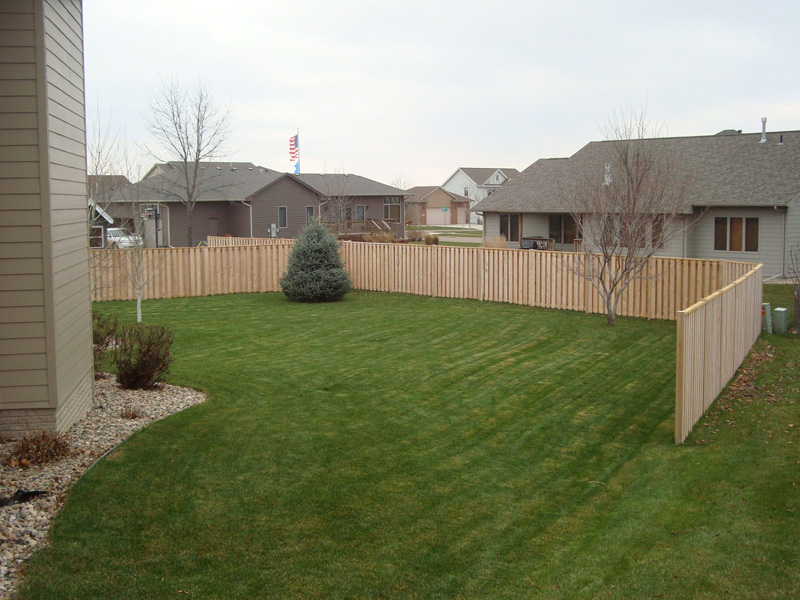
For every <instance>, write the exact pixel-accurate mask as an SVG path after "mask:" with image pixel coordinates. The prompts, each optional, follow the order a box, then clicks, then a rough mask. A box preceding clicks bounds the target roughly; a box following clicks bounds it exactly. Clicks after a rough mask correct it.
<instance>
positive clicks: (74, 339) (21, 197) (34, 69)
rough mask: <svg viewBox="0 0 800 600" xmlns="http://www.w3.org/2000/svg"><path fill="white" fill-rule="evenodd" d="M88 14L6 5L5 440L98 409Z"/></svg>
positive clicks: (2, 181) (0, 286) (1, 339)
mask: <svg viewBox="0 0 800 600" xmlns="http://www.w3.org/2000/svg"><path fill="white" fill-rule="evenodd" d="M83 83H84V74H83V15H82V5H81V2H80V1H79V0H61V1H56V0H51V1H47V0H3V1H2V2H0V86H1V87H2V95H0V436H3V437H17V436H20V435H22V434H24V433H26V432H28V431H35V430H40V429H45V428H54V429H59V430H64V429H66V428H67V427H69V425H71V424H72V423H73V422H74V421H76V420H77V419H79V418H80V417H81V416H83V414H85V412H86V410H87V409H88V407H89V406H90V404H91V401H92V393H93V392H92V381H93V372H92V352H91V304H90V294H89V290H90V286H89V256H88V243H87V236H88V233H87V223H86V132H85V111H84V86H83Z"/></svg>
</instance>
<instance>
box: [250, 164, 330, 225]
mask: <svg viewBox="0 0 800 600" xmlns="http://www.w3.org/2000/svg"><path fill="white" fill-rule="evenodd" d="M252 203H253V236H255V237H269V230H270V225H271V224H272V223H275V225H276V226H277V225H278V208H279V207H281V206H285V207H286V227H284V228H282V229H281V230H280V231H278V237H280V238H296V237H297V235H298V234H299V233H300V230H301V229H303V227H305V226H306V206H314V207H317V206H318V205H319V201H318V200H317V194H315V193H314V192H313V191H311V190H310V189H308V188H307V187H305V186H303V185H301V184H299V183H297V182H296V181H293V180H292V179H291V178H289V177H285V178H283V179H281V180H280V181H277V182H275V184H273V185H271V186H269V187H268V188H267V189H265V190H263V191H261V192H259V193H258V194H255V195H254V196H253V197H252ZM314 214H315V215H318V214H319V213H318V212H317V209H315V213H314ZM248 234H249V232H248Z"/></svg>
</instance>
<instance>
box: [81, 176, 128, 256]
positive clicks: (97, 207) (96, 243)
mask: <svg viewBox="0 0 800 600" xmlns="http://www.w3.org/2000/svg"><path fill="white" fill-rule="evenodd" d="M130 183H131V182H130V181H128V178H127V177H125V176H124V175H89V176H88V177H87V185H86V188H87V189H86V191H87V195H88V202H87V205H88V210H89V246H91V247H92V248H103V247H105V243H106V230H107V229H108V228H109V227H114V226H115V225H116V226H117V227H122V226H124V225H125V223H121V222H118V223H116V224H115V223H114V218H113V217H112V216H111V215H109V214H108V213H107V212H106V210H105V208H106V207H105V204H104V202H103V198H104V197H106V196H108V195H110V194H111V193H113V192H114V190H117V189H118V188H122V187H123V186H126V185H130Z"/></svg>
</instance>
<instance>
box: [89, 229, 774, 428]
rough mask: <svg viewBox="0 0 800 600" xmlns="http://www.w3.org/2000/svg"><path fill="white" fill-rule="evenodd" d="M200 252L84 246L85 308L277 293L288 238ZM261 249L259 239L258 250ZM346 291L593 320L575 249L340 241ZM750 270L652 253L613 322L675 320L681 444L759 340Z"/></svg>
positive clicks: (221, 244) (590, 293)
mask: <svg viewBox="0 0 800 600" xmlns="http://www.w3.org/2000/svg"><path fill="white" fill-rule="evenodd" d="M209 242H210V243H209V246H208V247H201V248H159V249H140V250H113V251H109V250H92V267H91V272H92V287H93V292H92V298H93V300H133V299H135V298H136V286H134V285H131V283H130V282H131V280H135V279H136V278H135V277H132V274H134V273H137V272H138V273H140V274H141V276H140V278H139V280H140V281H142V285H141V287H142V298H143V299H150V298H178V297H191V296H209V295H215V294H232V293H245V292H278V291H280V277H281V275H282V273H283V272H284V271H285V270H286V266H287V264H288V259H289V253H290V251H291V247H292V244H293V240H274V239H267V240H261V239H258V240H253V239H250V238H210V239H209ZM262 242H263V243H262ZM340 253H341V256H342V259H343V261H344V264H345V269H346V270H347V272H348V273H349V275H350V278H351V280H352V283H353V287H354V288H355V289H361V290H372V291H379V292H399V293H405V294H416V295H425V296H434V297H443V298H464V299H474V300H481V301H493V302H507V303H512V304H522V305H528V306H540V307H546V308H557V309H566V310H577V311H585V312H589V313H604V312H605V306H604V304H603V301H602V298H601V296H600V294H599V293H598V292H597V290H596V289H595V288H594V286H593V285H592V284H591V282H589V281H588V280H586V279H584V278H583V277H581V276H580V275H579V273H580V272H581V269H580V268H579V267H580V266H581V265H582V264H584V263H583V261H585V260H587V257H586V256H584V255H583V254H581V253H569V252H552V251H531V250H504V249H497V248H460V247H450V246H419V245H408V244H379V243H361V242H343V243H342V244H341V248H340ZM762 283H763V272H762V268H761V265H754V264H751V263H742V262H731V261H717V260H706V259H681V258H665V257H656V258H653V259H651V261H650V263H649V264H648V265H647V267H646V269H645V271H644V272H643V277H642V278H640V279H637V280H634V281H633V282H631V284H630V285H629V286H628V288H627V289H626V290H625V292H624V293H623V295H622V297H621V299H620V303H619V306H618V307H617V314H618V315H620V316H629V317H643V318H648V319H667V320H677V334H678V336H677V361H676V365H677V367H676V392H675V441H676V442H677V443H680V442H682V441H683V440H684V439H686V436H687V435H689V432H690V431H691V429H692V427H693V426H694V424H695V423H696V422H697V420H698V419H699V418H700V417H701V416H702V415H703V413H704V412H705V411H706V409H707V408H708V407H709V406H710V404H711V403H712V402H713V401H714V399H715V398H716V396H717V395H718V394H719V392H720V390H721V389H722V388H723V387H724V386H725V384H726V383H727V381H728V380H730V378H731V377H732V376H733V373H734V372H735V371H736V369H737V368H738V367H739V365H740V364H741V363H742V360H744V357H745V356H746V355H747V353H748V351H749V349H750V347H751V346H752V345H753V343H754V342H755V340H756V338H757V337H758V335H759V332H760V307H761V294H762V287H761V286H762Z"/></svg>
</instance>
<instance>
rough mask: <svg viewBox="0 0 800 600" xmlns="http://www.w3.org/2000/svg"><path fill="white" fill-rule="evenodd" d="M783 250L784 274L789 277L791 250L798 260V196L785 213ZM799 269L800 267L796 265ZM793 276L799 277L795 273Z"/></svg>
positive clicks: (799, 247)
mask: <svg viewBox="0 0 800 600" xmlns="http://www.w3.org/2000/svg"><path fill="white" fill-rule="evenodd" d="M785 246H786V247H785V248H784V263H783V264H784V272H785V275H787V276H788V275H789V274H790V272H791V271H792V250H793V249H794V250H795V252H796V253H797V260H800V196H796V197H795V198H794V199H793V200H792V201H791V202H790V203H789V206H788V209H787V211H786V243H785ZM797 268H800V265H797ZM795 275H800V273H796V274H795Z"/></svg>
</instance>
